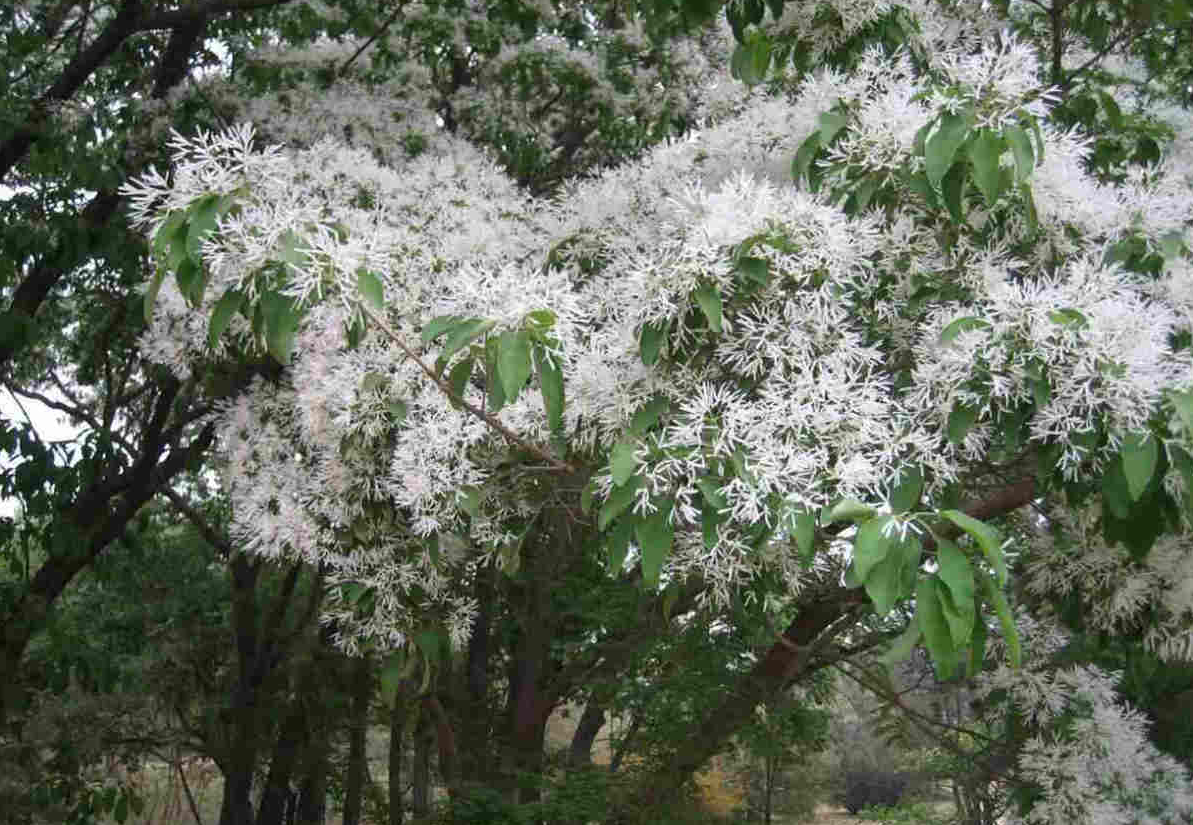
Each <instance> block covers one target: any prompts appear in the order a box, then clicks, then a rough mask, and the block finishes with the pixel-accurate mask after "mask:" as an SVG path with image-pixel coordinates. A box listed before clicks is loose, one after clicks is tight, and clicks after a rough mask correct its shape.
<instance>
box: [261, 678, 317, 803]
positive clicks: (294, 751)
mask: <svg viewBox="0 0 1193 825" xmlns="http://www.w3.org/2000/svg"><path fill="white" fill-rule="evenodd" d="M304 700H305V697H303V696H302V695H299V696H296V697H294V699H292V700H291V702H290V710H289V712H288V713H287V714H286V718H285V720H284V721H283V722H282V727H281V730H279V731H278V738H277V742H276V743H275V744H274V747H273V757H272V758H271V759H270V761H269V776H268V778H267V779H266V780H265V790H264V792H263V793H262V794H261V804H260V805H259V806H258V807H257V825H285V823H286V822H287V809H288V808H290V807H291V806H292V804H293V797H294V793H293V792H292V791H291V790H290V780H291V778H292V777H293V776H294V767H295V765H296V763H297V761H298V754H299V753H301V752H302V749H303V746H304V739H305V736H306V722H307V720H306V713H305V711H304V708H303V702H304Z"/></svg>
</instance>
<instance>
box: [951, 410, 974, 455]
mask: <svg viewBox="0 0 1193 825" xmlns="http://www.w3.org/2000/svg"><path fill="white" fill-rule="evenodd" d="M977 420H978V408H977V407H970V406H968V405H967V404H961V403H958V404H956V405H955V406H954V407H953V410H952V412H950V413H949V421H948V437H949V441H951V442H952V443H953V444H957V445H960V444H961V443H962V442H963V441H965V436H967V435H969V431H970V430H971V429H972V428H973V425H974V424H975V423H976V422H977Z"/></svg>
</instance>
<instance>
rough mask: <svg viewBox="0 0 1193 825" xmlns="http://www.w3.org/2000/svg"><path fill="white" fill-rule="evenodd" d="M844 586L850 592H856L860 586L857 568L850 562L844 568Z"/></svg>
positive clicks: (860, 581)
mask: <svg viewBox="0 0 1193 825" xmlns="http://www.w3.org/2000/svg"><path fill="white" fill-rule="evenodd" d="M845 586H846V587H847V588H849V589H850V590H856V589H857V588H859V587H861V586H862V580H861V579H859V578H858V575H857V568H856V567H855V566H854V564H853V562H850V563H849V566H848V567H846V568H845Z"/></svg>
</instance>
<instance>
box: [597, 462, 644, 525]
mask: <svg viewBox="0 0 1193 825" xmlns="http://www.w3.org/2000/svg"><path fill="white" fill-rule="evenodd" d="M641 486H642V477H641V476H634V477H633V478H631V479H630V480H629V481H627V482H626V483H625V484H623V485H621V486H620V487H614V488H613V490H612V492H610V493H609V498H607V499H606V500H605V503H604V504H603V505H602V506H601V512H600V513H599V514H598V515H597V529H598V530H600V531H601V532H602V533H603V532H605V528H606V527H608V526H609V525H610V524H611V523H612V522H613V520H614V519H615V518H617V517H618V516H620V515H621V514H622V513H624V512H625V511H626V510H627V509H629V507H630V505H632V504H633V503H634V500H635V499H636V498H637V493H638V489H639V488H640V487H641Z"/></svg>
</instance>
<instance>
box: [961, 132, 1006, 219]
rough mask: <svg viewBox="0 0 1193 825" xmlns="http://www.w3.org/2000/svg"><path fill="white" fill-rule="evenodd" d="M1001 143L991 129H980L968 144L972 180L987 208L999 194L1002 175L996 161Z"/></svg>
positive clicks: (1000, 154) (999, 138)
mask: <svg viewBox="0 0 1193 825" xmlns="http://www.w3.org/2000/svg"><path fill="white" fill-rule="evenodd" d="M1002 153H1003V142H1002V138H1001V137H999V136H998V135H997V134H996V133H995V132H994V131H993V130H992V129H980V130H979V131H978V134H977V136H976V137H975V138H974V139H973V142H972V143H970V144H969V160H970V162H971V163H973V179H974V182H975V183H976V184H977V185H978V189H980V190H981V192H982V197H984V198H985V199H986V205H987V206H993V205H994V204H995V203H996V202H997V201H998V196H999V195H1000V194H1002V193H1001V191H1000V185H1001V181H1002V174H1001V172H1000V170H999V164H998V159H999V158H1000V157H1002Z"/></svg>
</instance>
